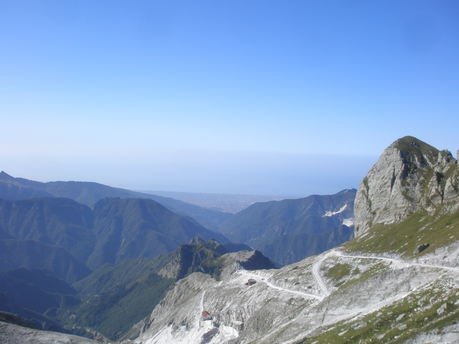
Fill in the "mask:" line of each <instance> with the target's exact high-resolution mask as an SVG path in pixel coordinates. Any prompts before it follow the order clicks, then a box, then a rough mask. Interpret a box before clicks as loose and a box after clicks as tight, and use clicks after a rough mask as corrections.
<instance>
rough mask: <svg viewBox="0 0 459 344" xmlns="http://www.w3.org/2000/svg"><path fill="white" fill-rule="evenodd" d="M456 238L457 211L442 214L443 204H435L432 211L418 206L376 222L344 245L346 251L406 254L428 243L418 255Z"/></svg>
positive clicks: (458, 213) (458, 227) (408, 254)
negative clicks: (404, 214) (397, 218)
mask: <svg viewBox="0 0 459 344" xmlns="http://www.w3.org/2000/svg"><path fill="white" fill-rule="evenodd" d="M445 206H446V205H445ZM456 240H459V211H457V212H455V213H453V214H443V207H437V209H436V211H435V213H434V214H432V215H429V214H428V212H427V211H426V210H421V211H418V212H416V213H413V214H412V215H411V216H409V217H408V218H407V219H406V220H404V221H402V222H400V223H396V224H390V225H384V224H376V225H374V226H373V227H372V228H371V229H369V230H368V234H366V235H365V237H364V238H360V237H359V238H356V239H353V240H351V241H349V242H347V243H346V244H344V247H345V249H346V251H348V252H373V253H383V252H386V253H398V254H402V255H403V256H405V257H407V258H410V257H413V252H414V250H415V249H416V248H417V247H418V246H419V245H421V244H424V243H428V244H429V245H430V246H429V247H428V248H427V249H426V250H424V251H422V252H421V253H419V254H418V255H423V254H425V253H428V252H432V251H434V250H435V249H436V248H438V247H442V246H445V245H448V244H450V243H452V242H454V241H456Z"/></svg>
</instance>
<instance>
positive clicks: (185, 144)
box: [0, 0, 459, 196]
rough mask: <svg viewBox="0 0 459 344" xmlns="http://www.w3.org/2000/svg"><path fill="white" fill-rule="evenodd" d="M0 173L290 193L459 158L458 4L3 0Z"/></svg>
mask: <svg viewBox="0 0 459 344" xmlns="http://www.w3.org/2000/svg"><path fill="white" fill-rule="evenodd" d="M0 44H1V46H2V54H0V90H1V92H0V116H1V119H2V128H3V130H2V135H1V137H0V161H1V164H0V170H4V171H5V172H6V173H8V174H11V175H12V176H14V177H23V178H27V179H32V180H37V181H43V182H47V181H55V180H62V181H69V180H76V181H93V182H98V183H102V184H106V185H110V186H115V187H123V188H128V189H144V190H149V189H150V190H154V189H156V190H158V191H161V190H162V191H181V192H205V193H230V194H258V195H282V196H284V195H289V196H308V195H310V194H333V193H336V192H339V191H341V190H342V189H345V188H357V187H358V184H359V182H360V180H361V179H362V178H363V177H364V176H365V174H366V172H367V171H368V170H369V169H370V168H371V166H372V165H373V164H374V163H376V160H377V158H378V157H379V155H380V154H381V153H382V151H383V150H384V149H385V148H386V147H387V146H388V145H390V144H391V143H392V142H393V141H395V140H396V139H398V138H401V137H403V136H406V135H411V136H415V137H417V138H419V139H420V140H422V141H425V142H427V143H428V144H430V145H433V146H434V147H436V148H438V149H448V150H451V151H452V152H453V155H456V153H455V152H456V150H457V149H458V148H459V142H458V141H457V135H456V131H457V128H459V113H458V109H459V97H457V94H459V83H458V82H457V80H459V64H458V63H457V57H458V56H459V3H458V2H457V1H452V0H451V1H443V0H440V1H435V2H433V1H414V0H413V1H403V2H397V1H382V0H381V1H371V2H369V1H361V0H352V1H344V2H343V1H320V2H318V1H283V2H278V1H250V2H245V1H225V0H222V1H218V2H217V1H214V2H212V1H193V2H189V1H167V2H166V1H153V2H152V1H136V2H128V1H116V2H113V1H104V0H101V1H97V2H89V1H65V2H62V1H54V0H51V1H44V2H37V1H32V0H24V1H21V0H19V1H2V0H0Z"/></svg>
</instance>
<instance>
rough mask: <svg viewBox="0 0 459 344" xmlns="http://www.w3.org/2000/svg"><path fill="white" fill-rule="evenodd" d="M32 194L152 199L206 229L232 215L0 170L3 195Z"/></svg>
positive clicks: (83, 199) (82, 199)
mask: <svg viewBox="0 0 459 344" xmlns="http://www.w3.org/2000/svg"><path fill="white" fill-rule="evenodd" d="M32 197H62V198H70V199H73V200H75V201H77V202H78V203H81V204H84V205H87V206H90V207H91V206H93V205H94V204H95V203H97V202H98V201H99V200H101V199H104V198H107V197H112V198H115V197H119V198H144V199H152V200H154V201H156V202H158V203H160V204H162V205H163V206H164V207H166V208H167V209H169V210H170V211H173V212H174V213H177V214H180V215H184V216H189V217H191V218H192V219H194V220H196V221H198V222H199V223H200V224H202V225H203V226H205V227H206V228H208V229H210V230H213V231H217V230H218V226H219V224H220V223H222V222H223V221H225V220H227V219H229V218H230V217H231V216H232V214H230V213H226V212H221V211H218V210H215V209H208V208H203V207H200V206H197V205H193V204H189V203H185V202H182V201H178V200H175V199H173V198H169V197H161V196H157V195H151V194H145V193H141V192H134V191H130V190H125V189H119V188H113V187H110V186H107V185H103V184H98V183H90V182H49V183H40V182H35V181H32V180H27V179H23V178H14V177H11V176H9V175H8V174H6V173H5V172H1V173H0V198H2V199H8V200H18V199H26V198H32Z"/></svg>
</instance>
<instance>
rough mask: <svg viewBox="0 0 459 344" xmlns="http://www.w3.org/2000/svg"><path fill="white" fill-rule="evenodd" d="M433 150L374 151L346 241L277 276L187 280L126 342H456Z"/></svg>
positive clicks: (454, 267)
mask: <svg viewBox="0 0 459 344" xmlns="http://www.w3.org/2000/svg"><path fill="white" fill-rule="evenodd" d="M432 148H433V147H432ZM432 148H431V146H429V145H427V144H425V143H424V142H422V141H420V140H418V139H416V138H414V137H410V136H407V137H404V138H402V139H399V140H397V141H395V142H394V143H393V144H392V145H390V146H389V147H388V148H387V149H386V150H385V151H384V152H383V154H382V155H381V158H380V159H379V160H378V162H376V164H375V165H374V166H373V168H372V169H371V170H370V171H369V173H368V174H367V175H366V176H365V177H364V178H363V179H362V182H361V183H360V185H359V188H358V190H357V193H356V194H357V197H356V198H355V204H354V209H355V210H354V211H355V232H354V235H355V238H354V239H352V240H350V241H348V242H346V243H345V244H344V245H341V246H339V247H336V248H333V249H331V250H328V251H326V252H324V253H321V254H319V255H316V256H312V257H308V258H306V259H304V260H302V261H300V262H297V263H294V264H291V265H288V266H285V267H283V268H281V269H276V270H273V269H270V270H259V271H249V270H239V271H237V272H236V273H233V274H230V275H225V276H226V277H225V278H224V279H222V280H220V281H219V282H217V281H216V280H215V279H213V278H212V277H211V276H209V275H204V274H199V273H194V274H191V275H189V276H188V277H186V278H184V279H182V280H180V281H179V282H178V283H176V284H175V286H174V288H173V289H172V290H171V291H169V292H168V293H167V294H166V296H165V298H164V300H163V301H162V302H161V303H160V304H159V305H157V306H156V307H155V309H154V310H153V312H152V314H151V316H150V318H149V320H148V321H147V322H146V323H144V325H143V330H142V331H141V332H140V335H139V337H138V338H137V339H135V340H134V341H133V342H134V343H136V344H142V343H149V344H155V343H260V344H262V343H292V344H293V343H295V344H296V343H298V344H300V343H314V344H319V343H455V342H457V340H458V336H457V333H458V332H459V325H458V321H459V210H458V209H459V191H458V190H459V168H458V165H457V161H456V159H454V158H453V157H452V155H451V153H449V152H448V151H446V150H443V151H438V150H436V149H432ZM248 279H250V280H253V281H254V282H255V283H254V284H252V285H247V280H248ZM203 311H205V312H206V314H210V316H211V318H212V319H211V320H210V319H208V318H204V317H200V314H201V313H202V312H203Z"/></svg>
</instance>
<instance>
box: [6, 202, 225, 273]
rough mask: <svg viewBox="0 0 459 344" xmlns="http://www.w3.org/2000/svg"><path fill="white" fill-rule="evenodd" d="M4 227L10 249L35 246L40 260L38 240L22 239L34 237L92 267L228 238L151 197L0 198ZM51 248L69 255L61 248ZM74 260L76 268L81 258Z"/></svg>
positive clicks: (50, 257)
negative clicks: (91, 201) (90, 200)
mask: <svg viewBox="0 0 459 344" xmlns="http://www.w3.org/2000/svg"><path fill="white" fill-rule="evenodd" d="M0 228H1V230H2V232H3V233H6V234H7V235H8V236H9V237H11V239H4V240H0V245H3V246H4V247H7V246H8V247H9V251H10V252H12V251H15V252H18V250H26V249H27V253H26V254H25V257H29V256H30V255H31V254H32V255H33V254H34V253H33V252H34V251H33V250H30V248H32V247H34V249H35V252H36V253H37V255H36V256H37V257H35V258H33V257H32V259H35V260H36V261H40V257H42V256H40V255H38V252H41V250H42V249H41V248H40V247H39V244H34V243H29V244H26V243H25V242H17V241H24V240H29V241H30V240H32V241H33V242H35V243H40V244H45V245H52V246H54V247H57V248H62V249H64V250H65V251H66V252H68V253H69V254H70V255H71V256H73V257H74V258H76V259H77V260H78V261H80V262H81V263H84V264H86V265H87V266H88V267H89V268H90V269H96V268H98V267H99V266H102V265H103V264H105V263H110V264H117V263H119V262H121V261H123V260H125V259H128V258H137V257H140V256H144V257H155V256H158V255H160V254H165V253H168V252H171V251H173V250H175V249H176V248H177V247H178V246H179V245H180V244H182V243H186V242H188V241H189V240H191V239H192V238H194V237H196V236H200V237H203V238H205V239H209V238H211V237H214V238H216V239H217V240H219V241H220V242H222V243H226V242H228V239H226V238H225V237H224V236H223V235H221V234H219V233H215V232H212V231H210V230H208V229H207V228H204V227H203V226H201V225H200V224H199V223H197V222H196V221H194V220H192V219H190V218H188V217H184V216H181V215H178V214H175V213H173V212H171V211H170V210H168V209H166V208H165V207H163V206H162V205H161V204H159V203H157V202H155V201H153V200H150V199H120V198H106V199H103V200H101V201H99V202H97V203H96V204H95V205H94V208H93V209H91V208H89V207H88V206H85V205H83V204H80V203H78V202H76V201H73V200H71V199H67V198H32V199H26V200H16V201H9V200H0ZM14 240H16V242H13V241H14ZM50 252H54V253H55V254H61V255H62V257H64V256H65V254H64V253H62V252H61V251H59V250H56V249H53V250H50ZM48 256H49V253H48ZM14 257H17V258H15V259H17V260H20V261H23V262H25V259H29V258H25V257H24V256H22V255H14ZM48 259H51V260H53V259H54V258H53V257H52V256H49V257H48ZM9 261H10V265H11V266H14V267H17V266H18V264H19V263H18V262H17V261H13V258H10V259H9ZM68 266H69V268H70V266H71V265H70V263H68ZM72 266H73V267H74V268H77V265H76V264H73V265H72ZM22 267H24V266H22ZM39 268H45V266H40V267H39ZM63 273H64V272H59V275H60V276H62V274H63ZM69 278H70V277H69ZM68 281H69V282H71V281H72V280H71V279H68Z"/></svg>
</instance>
